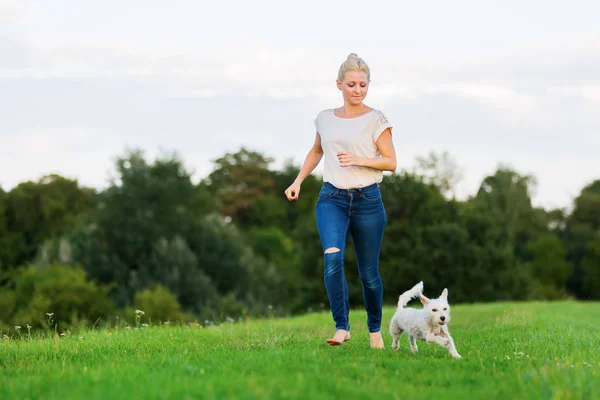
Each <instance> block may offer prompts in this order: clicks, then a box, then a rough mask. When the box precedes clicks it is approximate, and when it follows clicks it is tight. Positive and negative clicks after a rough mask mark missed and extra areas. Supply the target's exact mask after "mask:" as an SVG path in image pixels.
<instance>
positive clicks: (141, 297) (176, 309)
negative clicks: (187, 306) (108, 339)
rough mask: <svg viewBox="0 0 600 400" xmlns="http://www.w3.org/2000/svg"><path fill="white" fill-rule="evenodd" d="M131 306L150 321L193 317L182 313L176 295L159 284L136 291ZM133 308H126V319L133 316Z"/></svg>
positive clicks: (161, 321) (178, 320) (179, 319)
mask: <svg viewBox="0 0 600 400" xmlns="http://www.w3.org/2000/svg"><path fill="white" fill-rule="evenodd" d="M133 306H134V308H135V310H141V311H143V312H144V314H143V318H142V319H144V320H147V321H150V322H152V323H157V322H158V323H164V322H166V321H169V322H183V321H189V320H194V319H195V318H194V317H193V316H191V315H188V314H186V313H184V312H183V311H182V310H181V305H180V304H179V302H178V301H177V297H175V295H174V294H173V293H171V292H170V291H169V290H168V289H167V288H166V287H164V286H163V285H160V284H154V285H152V286H150V287H148V288H146V289H143V290H141V291H139V292H137V293H136V294H135V297H134V300H133ZM135 310H132V309H130V308H129V309H127V310H126V317H127V319H130V318H135Z"/></svg>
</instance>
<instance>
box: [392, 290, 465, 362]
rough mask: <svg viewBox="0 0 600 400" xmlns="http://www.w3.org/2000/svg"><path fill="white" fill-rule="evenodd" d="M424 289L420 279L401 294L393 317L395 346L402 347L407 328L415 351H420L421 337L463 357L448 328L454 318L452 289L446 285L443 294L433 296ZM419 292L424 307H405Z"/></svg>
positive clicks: (455, 355) (393, 344) (412, 348)
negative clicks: (451, 304) (424, 291)
mask: <svg viewBox="0 0 600 400" xmlns="http://www.w3.org/2000/svg"><path fill="white" fill-rule="evenodd" d="M422 291H423V282H419V283H417V284H416V285H415V286H413V288H412V289H410V290H408V291H406V292H404V293H402V294H401V295H400V297H399V298H398V310H396V313H395V314H394V316H393V317H392V320H391V321H390V333H391V335H392V337H393V342H392V349H394V350H398V344H399V341H400V337H402V334H403V333H404V332H407V333H408V339H409V341H410V349H411V351H412V352H413V353H416V352H417V351H418V348H417V341H416V339H419V340H423V341H426V342H427V343H437V344H439V345H440V346H444V347H446V348H447V349H448V351H450V354H451V355H452V357H454V358H462V357H461V356H460V354H458V352H457V351H456V346H455V345H454V340H452V336H450V333H449V332H448V323H449V322H450V305H449V304H448V289H444V291H443V292H442V294H441V296H440V297H439V298H437V299H432V300H430V299H428V298H427V297H425V296H423V294H422ZM417 296H418V297H419V299H420V300H421V303H423V308H422V309H416V308H405V306H406V305H407V304H408V302H409V301H410V300H411V299H413V298H416V297H417Z"/></svg>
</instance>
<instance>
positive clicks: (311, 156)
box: [285, 132, 323, 200]
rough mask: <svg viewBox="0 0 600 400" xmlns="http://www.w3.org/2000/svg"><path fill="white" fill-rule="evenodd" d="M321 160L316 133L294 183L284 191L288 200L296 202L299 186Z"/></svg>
mask: <svg viewBox="0 0 600 400" xmlns="http://www.w3.org/2000/svg"><path fill="white" fill-rule="evenodd" d="M321 158H323V148H322V147H321V135H319V133H318V132H317V136H316V137H315V143H314V144H313V147H312V148H311V149H310V150H309V151H308V154H307V155H306V158H305V159H304V163H303V164H302V168H300V172H299V173H298V176H297V177H296V179H295V180H294V182H293V183H292V184H291V185H290V187H288V188H287V189H286V190H285V195H286V197H287V198H288V200H298V196H299V194H300V185H302V182H303V181H304V179H306V177H307V176H308V175H310V173H311V172H313V170H314V169H315V168H316V167H317V165H319V163H320V162H321Z"/></svg>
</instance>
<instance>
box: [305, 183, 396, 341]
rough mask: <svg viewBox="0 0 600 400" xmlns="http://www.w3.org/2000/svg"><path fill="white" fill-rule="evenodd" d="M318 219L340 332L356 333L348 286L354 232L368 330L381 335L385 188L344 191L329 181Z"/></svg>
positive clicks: (329, 292) (326, 275) (327, 282)
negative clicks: (347, 265) (352, 330)
mask: <svg viewBox="0 0 600 400" xmlns="http://www.w3.org/2000/svg"><path fill="white" fill-rule="evenodd" d="M316 216H317V227H318V229H319V236H320V238H321V244H322V245H323V252H324V265H325V268H324V280H325V288H326V290H327V296H328V297H329V305H330V307H331V313H332V315H333V320H334V322H335V326H336V329H344V330H350V324H349V323H348V314H349V312H350V310H349V305H348V283H347V281H346V274H345V273H344V250H345V248H346V238H347V237H348V233H350V234H351V235H352V239H353V242H354V248H355V251H356V259H357V262H358V272H359V276H360V280H361V283H362V294H363V300H364V304H365V308H366V310H367V326H368V328H369V332H379V330H380V328H381V307H382V298H383V283H382V282H381V278H380V276H379V251H380V248H381V241H382V239H383V231H384V229H385V225H386V223H387V216H386V213H385V208H384V207H383V201H382V200H381V192H380V191H379V185H378V184H373V185H370V186H366V187H364V188H360V189H338V188H337V187H335V186H333V185H332V184H330V183H328V182H325V183H324V184H323V187H322V188H321V191H320V193H319V200H318V201H317V206H316ZM336 249H339V250H338V251H336Z"/></svg>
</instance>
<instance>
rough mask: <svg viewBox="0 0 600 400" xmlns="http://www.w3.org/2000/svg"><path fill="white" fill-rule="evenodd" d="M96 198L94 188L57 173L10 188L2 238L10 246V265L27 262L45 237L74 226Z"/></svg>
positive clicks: (51, 236) (47, 237)
mask: <svg viewBox="0 0 600 400" xmlns="http://www.w3.org/2000/svg"><path fill="white" fill-rule="evenodd" d="M95 199H96V193H95V191H94V190H93V189H89V188H84V187H80V186H79V184H78V182H77V180H71V179H67V178H64V177H62V176H59V175H47V176H44V177H42V178H41V179H40V180H39V181H38V182H32V181H28V182H24V183H21V184H19V185H18V186H16V187H15V188H13V189H12V190H11V191H10V192H8V193H7V194H6V196H5V204H4V207H5V213H4V214H5V218H6V220H5V225H6V228H5V229H6V230H7V231H8V236H7V237H6V238H5V240H6V241H8V244H9V246H11V247H12V251H11V253H12V256H11V257H9V261H8V263H9V264H10V265H9V266H12V267H14V266H17V265H24V264H26V263H28V262H30V261H31V260H32V259H33V257H34V256H35V254H36V252H37V251H38V248H39V246H40V245H41V244H42V243H43V242H44V241H45V240H47V239H51V238H55V237H59V236H61V235H63V234H66V233H68V232H70V231H71V230H72V229H74V228H75V226H76V225H77V224H78V221H79V220H80V219H81V217H82V216H83V215H85V214H87V213H89V212H90V211H91V210H92V209H93V207H94V203H95ZM0 229H1V228H0ZM5 257H6V256H5Z"/></svg>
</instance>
